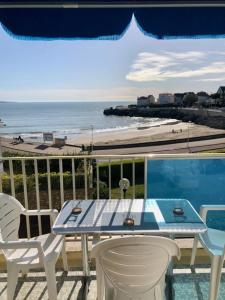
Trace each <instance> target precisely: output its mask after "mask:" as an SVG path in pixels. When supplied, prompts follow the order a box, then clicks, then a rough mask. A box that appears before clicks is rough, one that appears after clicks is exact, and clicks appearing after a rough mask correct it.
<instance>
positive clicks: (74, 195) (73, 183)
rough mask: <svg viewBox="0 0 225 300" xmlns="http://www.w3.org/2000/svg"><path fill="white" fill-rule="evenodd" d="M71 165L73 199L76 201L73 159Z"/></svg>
mask: <svg viewBox="0 0 225 300" xmlns="http://www.w3.org/2000/svg"><path fill="white" fill-rule="evenodd" d="M71 163H72V185H73V199H76V175H75V166H74V158H72V160H71Z"/></svg>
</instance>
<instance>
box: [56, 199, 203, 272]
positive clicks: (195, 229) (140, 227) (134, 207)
mask: <svg viewBox="0 0 225 300" xmlns="http://www.w3.org/2000/svg"><path fill="white" fill-rule="evenodd" d="M74 207H81V208H82V212H81V214H79V215H74V214H72V213H71V212H72V209H73V208H74ZM175 207H182V208H183V210H184V215H183V216H176V217H175V216H174V214H173V208H175ZM129 216H130V217H132V218H133V219H134V223H135V225H134V226H130V227H129V226H124V225H123V222H124V219H125V218H126V217H129ZM206 230H207V227H206V225H205V224H204V223H203V221H202V220H201V218H200V216H199V215H198V214H197V212H196V211H195V209H194V208H193V207H192V205H191V204H190V203H189V201H187V200H185V199H146V200H144V199H110V200H105V199H101V200H71V201H67V202H65V204H64V206H63V208H62V210H61V212H60V214H59V215H58V217H57V219H56V221H55V223H54V225H53V232H54V233H56V234H65V235H66V234H81V245H82V255H83V256H82V258H83V274H84V276H85V277H89V275H90V271H89V265H88V234H96V233H99V234H101V233H102V234H103V233H104V234H116V235H120V234H129V235H130V234H157V235H169V236H171V235H175V234H183V235H192V236H193V235H194V234H197V233H203V232H205V231H206Z"/></svg>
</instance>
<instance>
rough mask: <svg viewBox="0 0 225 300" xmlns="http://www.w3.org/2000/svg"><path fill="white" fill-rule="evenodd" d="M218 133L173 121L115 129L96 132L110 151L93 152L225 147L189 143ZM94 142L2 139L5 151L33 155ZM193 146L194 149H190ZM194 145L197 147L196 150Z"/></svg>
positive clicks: (72, 151) (68, 151) (71, 151)
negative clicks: (146, 143)
mask: <svg viewBox="0 0 225 300" xmlns="http://www.w3.org/2000/svg"><path fill="white" fill-rule="evenodd" d="M216 134H225V130H221V129H214V128H209V127H207V126H202V125H196V124H193V123H184V122H180V121H176V120H174V121H172V120H171V122H169V123H167V124H163V125H160V126H154V127H148V126H144V125H143V126H141V127H136V128H129V129H124V130H114V131H105V132H94V133H93V144H94V145H95V146H97V145H108V146H109V147H108V149H107V150H95V151H94V152H93V154H103V155H104V154H138V153H180V152H182V153H185V152H198V150H199V151H204V150H208V149H218V148H225V138H219V139H217V140H216V139H211V140H210V139H209V140H207V141H197V142H190V143H189V142H187V141H189V139H191V138H192V137H201V136H202V137H203V136H209V135H216ZM176 139H178V140H179V139H185V142H182V143H175V144H174V143H169V142H168V143H167V145H163V146H157V145H156V146H145V147H143V146H139V143H145V142H156V141H170V140H176ZM91 143H92V134H90V133H89V134H85V135H79V137H77V138H74V139H69V140H67V143H66V145H65V146H61V147H56V146H55V145H51V144H43V143H40V142H39V143H38V142H30V141H26V140H25V141H24V143H20V144H14V143H13V142H12V140H11V139H7V138H1V146H2V150H3V152H4V151H8V152H19V153H22V154H28V153H30V154H32V155H35V154H37V155H77V154H82V153H83V152H82V151H81V146H82V145H90V144H91ZM126 144H137V146H135V147H132V148H131V147H129V146H128V145H127V147H125V148H123V149H122V148H120V149H110V145H112V146H113V145H114V146H115V145H126ZM189 146H190V147H193V151H191V150H190V148H189ZM194 148H196V149H195V150H194Z"/></svg>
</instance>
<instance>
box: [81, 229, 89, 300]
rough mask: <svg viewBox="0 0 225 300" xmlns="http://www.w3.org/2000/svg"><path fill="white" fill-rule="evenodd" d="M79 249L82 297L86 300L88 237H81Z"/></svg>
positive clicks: (87, 288) (87, 285)
mask: <svg viewBox="0 0 225 300" xmlns="http://www.w3.org/2000/svg"><path fill="white" fill-rule="evenodd" d="M81 249H82V262H83V276H84V278H83V297H82V299H84V300H85V299H87V295H88V290H89V284H90V268H89V261H88V235H87V234H82V235H81Z"/></svg>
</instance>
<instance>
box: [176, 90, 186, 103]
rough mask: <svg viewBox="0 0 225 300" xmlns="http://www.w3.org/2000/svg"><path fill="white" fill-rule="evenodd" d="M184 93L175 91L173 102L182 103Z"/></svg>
mask: <svg viewBox="0 0 225 300" xmlns="http://www.w3.org/2000/svg"><path fill="white" fill-rule="evenodd" d="M185 95H186V93H175V94H174V103H175V104H178V105H183V99H184V96H185Z"/></svg>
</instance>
